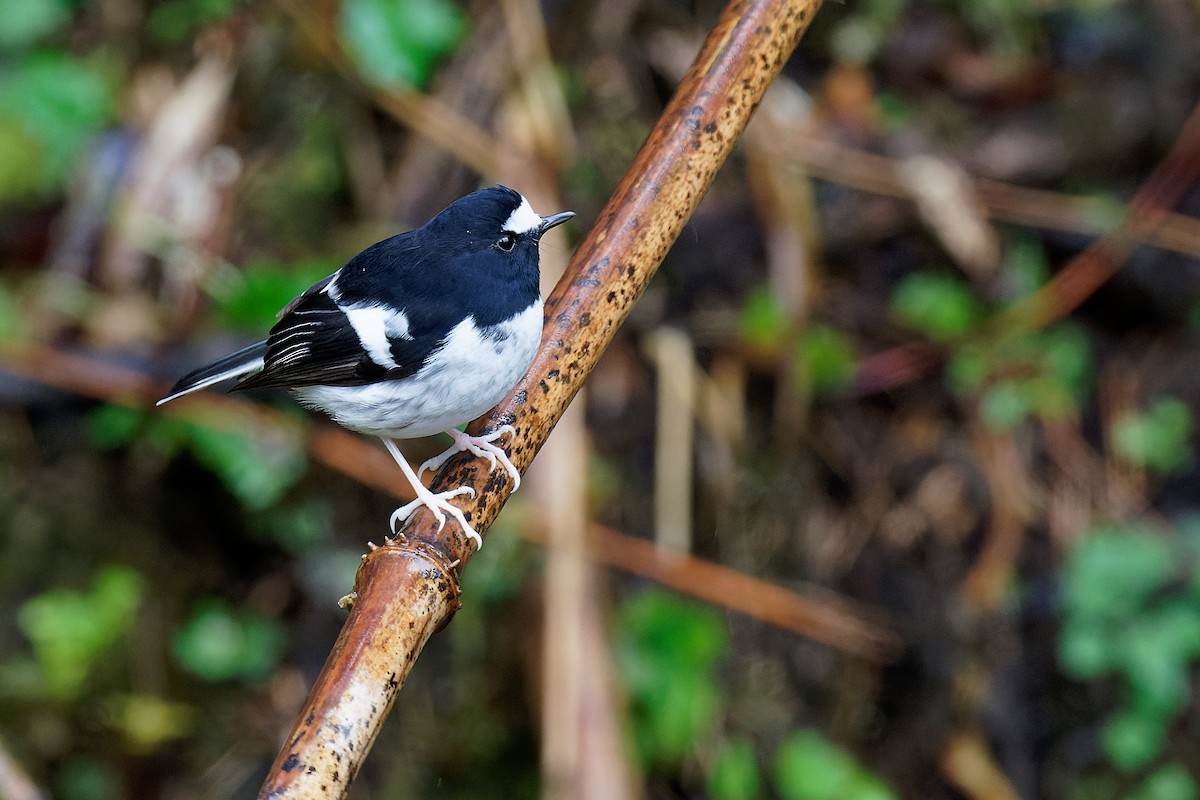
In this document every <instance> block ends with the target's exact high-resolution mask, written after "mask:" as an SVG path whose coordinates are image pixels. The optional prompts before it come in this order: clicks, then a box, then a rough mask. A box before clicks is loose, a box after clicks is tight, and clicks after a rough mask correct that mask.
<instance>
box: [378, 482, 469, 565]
mask: <svg viewBox="0 0 1200 800" xmlns="http://www.w3.org/2000/svg"><path fill="white" fill-rule="evenodd" d="M418 486H419V484H417V485H414V486H413V490H414V491H415V492H416V494H417V499H416V500H413V501H412V502H411V503H409V504H407V505H403V506H400V508H397V509H396V510H395V511H393V512H392V518H391V527H392V534H393V535H395V534H396V531H397V530H398V529H399V527H400V523H402V522H404V520H406V519H408V517H409V515H411V514H412V513H413V512H414V511H416V510H417V509H418V508H420V507H421V506H425V507H426V508H428V509H429V510H430V511H432V512H433V516H434V517H436V518H437V521H438V531H441V530H442V528H444V527H445V525H446V514H449V515H450V516H452V517H454V519H455V520H456V521H457V522H458V524H459V525H460V526H462V529H463V533H465V534H466V535H467V537H468V538H469V539H472V540H474V542H475V549H476V550H479V549H480V548H482V547H483V537H482V536H480V535H479V533H478V532H476V530H475V529H474V528H472V527H471V524H470V523H469V522H467V518H466V517H465V516H463V512H462V509H461V508H459V507H458V506H456V505H452V504H451V503H449V502H448V501H449V500H450V498H451V497H458V496H459V495H460V494H469V495H471V496H472V497H474V496H475V490H474V489H472V488H471V487H470V486H459V487H458V488H457V489H451V490H450V491H448V492H438V493H437V494H434V493H433V492H431V491H429V490H428V489H426V488H425V487H424V486H420V488H418Z"/></svg>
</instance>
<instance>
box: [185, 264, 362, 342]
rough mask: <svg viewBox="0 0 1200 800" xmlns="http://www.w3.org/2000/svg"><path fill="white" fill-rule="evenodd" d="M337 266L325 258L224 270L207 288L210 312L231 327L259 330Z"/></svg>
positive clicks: (251, 265)
mask: <svg viewBox="0 0 1200 800" xmlns="http://www.w3.org/2000/svg"><path fill="white" fill-rule="evenodd" d="M337 267H338V265H337V264H334V263H333V262H331V261H329V260H328V259H320V258H314V259H309V260H307V261H301V262H300V263H298V264H294V265H290V266H287V265H282V264H278V263H275V262H261V261H260V262H256V263H253V264H250V265H248V266H247V267H246V269H244V270H240V271H234V270H228V271H225V272H222V273H221V276H222V277H221V278H220V279H218V280H214V281H213V282H212V283H211V284H210V285H209V287H208V290H209V293H210V294H211V296H212V298H213V301H214V311H215V313H216V315H217V316H218V317H219V318H220V319H221V321H222V322H223V323H224V324H225V325H227V326H229V327H233V328H246V329H249V330H255V331H258V330H261V329H262V327H263V325H264V324H266V325H270V324H271V323H272V322H273V320H274V319H275V316H276V315H277V314H278V313H279V311H280V310H281V309H282V308H283V307H284V306H286V305H287V304H288V303H290V302H291V301H292V300H293V299H294V298H295V297H297V296H298V295H300V294H301V293H302V292H303V291H304V290H305V289H307V288H308V287H309V286H311V285H312V284H314V283H316V282H317V281H318V280H320V279H321V278H324V277H325V276H326V275H329V274H330V273H332V272H333V271H334V270H336V269H337Z"/></svg>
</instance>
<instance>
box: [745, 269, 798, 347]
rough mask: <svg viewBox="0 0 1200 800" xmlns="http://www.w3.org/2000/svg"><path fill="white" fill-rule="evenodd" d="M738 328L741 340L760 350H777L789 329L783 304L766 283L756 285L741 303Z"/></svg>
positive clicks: (789, 325)
mask: <svg viewBox="0 0 1200 800" xmlns="http://www.w3.org/2000/svg"><path fill="white" fill-rule="evenodd" d="M739 328H740V334H741V339H742V341H744V342H746V343H747V344H748V345H750V346H752V347H756V348H758V349H760V350H778V349H779V348H780V346H782V344H783V342H784V340H785V339H786V337H787V335H788V332H789V331H790V329H791V321H790V320H789V319H788V317H787V314H786V313H785V312H784V310H783V306H781V305H780V304H779V301H778V300H777V299H776V298H775V295H774V294H773V293H772V292H771V287H770V286H768V285H767V284H762V285H760V286H756V287H754V288H753V289H751V290H750V293H749V294H747V295H746V299H745V301H744V302H743V304H742V313H741V319H740V321H739Z"/></svg>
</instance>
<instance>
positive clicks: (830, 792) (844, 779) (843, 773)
mask: <svg viewBox="0 0 1200 800" xmlns="http://www.w3.org/2000/svg"><path fill="white" fill-rule="evenodd" d="M857 771H858V765H857V764H855V763H854V759H852V758H851V757H850V756H849V755H848V754H847V753H846V752H845V751H844V750H842V749H841V748H840V747H838V746H836V745H834V744H833V743H832V742H830V741H829V740H828V739H826V738H825V737H824V736H822V735H821V734H819V733H816V732H814V731H804V732H802V733H794V734H792V735H791V736H789V737H788V738H787V739H785V740H784V741H783V743H782V744H780V745H779V750H778V751H776V753H775V785H776V787H777V788H778V789H779V794H780V796H782V797H783V798H784V800H850V798H849V796H848V795H847V794H846V788H847V787H848V786H849V785H850V784H851V783H852V782H853V780H854V776H855V773H856V772H857Z"/></svg>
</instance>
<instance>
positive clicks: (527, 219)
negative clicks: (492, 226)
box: [501, 197, 542, 236]
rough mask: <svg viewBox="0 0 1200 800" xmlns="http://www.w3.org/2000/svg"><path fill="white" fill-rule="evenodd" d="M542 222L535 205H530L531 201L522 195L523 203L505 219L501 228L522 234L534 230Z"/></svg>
mask: <svg viewBox="0 0 1200 800" xmlns="http://www.w3.org/2000/svg"><path fill="white" fill-rule="evenodd" d="M541 224H542V218H541V217H540V216H538V213H537V212H536V211H534V210H533V206H531V205H529V201H528V200H526V199H525V198H524V197H522V198H521V205H519V206H517V208H516V210H515V211H513V212H512V213H511V214H509V215H508V219H506V220H505V221H504V225H503V226H502V227H501V229H502V230H506V231H508V232H510V233H515V234H517V235H518V236H520V235H521V234H522V233H528V232H529V231H531V230H534V229H535V228H537V227H538V226H539V225H541Z"/></svg>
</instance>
